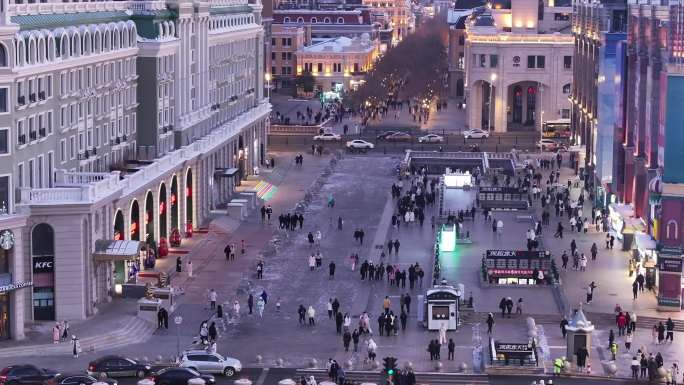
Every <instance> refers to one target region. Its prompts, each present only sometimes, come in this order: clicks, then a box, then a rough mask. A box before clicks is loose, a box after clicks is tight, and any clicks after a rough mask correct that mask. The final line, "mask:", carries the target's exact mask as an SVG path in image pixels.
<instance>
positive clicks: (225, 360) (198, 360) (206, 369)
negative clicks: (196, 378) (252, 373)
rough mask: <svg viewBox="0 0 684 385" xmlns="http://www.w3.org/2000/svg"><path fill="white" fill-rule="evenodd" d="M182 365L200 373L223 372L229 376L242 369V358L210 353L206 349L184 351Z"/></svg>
mask: <svg viewBox="0 0 684 385" xmlns="http://www.w3.org/2000/svg"><path fill="white" fill-rule="evenodd" d="M180 366H181V367H183V368H191V369H195V370H196V371H198V372H200V373H222V374H223V375H225V376H229V377H230V376H232V375H234V374H235V373H238V372H240V371H241V370H242V363H241V362H240V360H237V359H235V358H230V357H223V356H221V355H220V354H218V353H209V352H207V351H206V350H189V351H185V352H183V356H182V358H181V361H180Z"/></svg>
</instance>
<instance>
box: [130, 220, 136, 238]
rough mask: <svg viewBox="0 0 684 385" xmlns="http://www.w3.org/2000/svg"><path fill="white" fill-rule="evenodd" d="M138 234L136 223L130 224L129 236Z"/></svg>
mask: <svg viewBox="0 0 684 385" xmlns="http://www.w3.org/2000/svg"><path fill="white" fill-rule="evenodd" d="M137 232H138V222H133V223H131V236H133V235H135V234H136V233H137Z"/></svg>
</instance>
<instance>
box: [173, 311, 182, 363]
mask: <svg viewBox="0 0 684 385" xmlns="http://www.w3.org/2000/svg"><path fill="white" fill-rule="evenodd" d="M173 323H175V324H176V353H177V354H178V359H179V360H180V326H181V324H182V323H183V317H181V316H179V315H177V316H175V317H173Z"/></svg>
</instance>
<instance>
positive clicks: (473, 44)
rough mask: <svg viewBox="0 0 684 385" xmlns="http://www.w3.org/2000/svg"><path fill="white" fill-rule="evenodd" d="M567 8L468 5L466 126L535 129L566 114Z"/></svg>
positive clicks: (526, 0) (530, 0)
mask: <svg viewBox="0 0 684 385" xmlns="http://www.w3.org/2000/svg"><path fill="white" fill-rule="evenodd" d="M571 13H572V8H571V7H570V6H569V4H566V3H565V2H561V1H553V0H548V1H543V2H539V1H537V0H513V1H512V2H510V3H506V2H500V3H496V4H494V6H493V7H492V8H491V9H490V8H485V9H479V10H476V11H473V13H472V15H471V16H470V18H469V19H468V21H467V22H466V25H465V27H466V40H465V94H466V100H467V103H466V110H467V112H466V114H467V124H468V126H469V127H470V128H482V129H485V130H488V129H491V130H493V131H496V132H511V131H534V130H537V131H540V130H541V128H542V122H543V121H547V120H555V119H559V118H570V101H569V100H568V96H569V95H570V84H571V82H572V64H573V63H572V47H573V40H574V39H573V36H572V35H571V33H570V23H571V22H570V16H571Z"/></svg>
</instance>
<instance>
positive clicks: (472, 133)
mask: <svg viewBox="0 0 684 385" xmlns="http://www.w3.org/2000/svg"><path fill="white" fill-rule="evenodd" d="M463 137H464V138H466V139H471V138H472V139H480V138H489V131H485V130H481V129H479V128H472V129H470V130H465V131H463Z"/></svg>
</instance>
